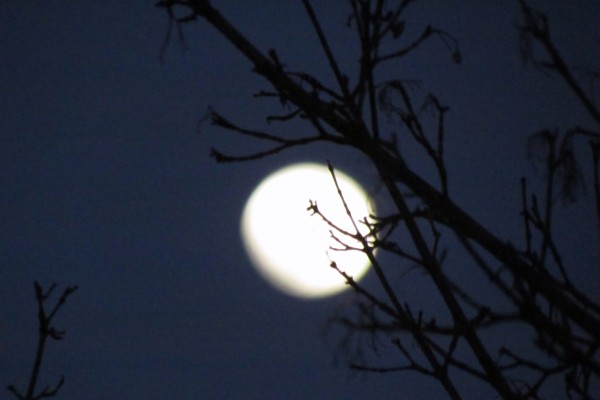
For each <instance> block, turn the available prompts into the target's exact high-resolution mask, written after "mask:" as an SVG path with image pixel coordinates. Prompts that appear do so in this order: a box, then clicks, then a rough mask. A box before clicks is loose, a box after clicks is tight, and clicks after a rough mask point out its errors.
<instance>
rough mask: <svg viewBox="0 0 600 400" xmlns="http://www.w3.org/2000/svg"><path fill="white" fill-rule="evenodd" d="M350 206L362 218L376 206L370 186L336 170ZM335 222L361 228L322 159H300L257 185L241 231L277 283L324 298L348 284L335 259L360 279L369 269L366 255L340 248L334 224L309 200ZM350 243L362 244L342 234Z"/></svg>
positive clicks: (292, 292) (295, 293)
mask: <svg viewBox="0 0 600 400" xmlns="http://www.w3.org/2000/svg"><path fill="white" fill-rule="evenodd" d="M335 175H336V179H337V181H338V184H339V185H340V189H341V190H342V194H343V195H344V199H345V200H346V202H347V204H348V207H349V208H350V211H351V213H352V216H353V217H354V220H355V221H357V226H358V227H359V230H361V232H362V233H366V227H364V226H363V224H360V223H358V221H359V220H363V219H364V218H365V217H367V216H368V215H369V214H370V213H372V208H371V207H370V204H369V202H368V200H367V196H366V194H365V192H364V190H363V189H362V188H361V187H360V185H359V184H357V183H356V182H355V181H354V180H352V179H351V178H350V177H349V176H348V175H346V174H344V173H342V172H340V171H337V170H336V171H335ZM310 200H312V201H313V202H316V203H317V205H318V208H319V210H320V211H321V213H322V214H323V215H325V217H327V218H328V219H329V220H330V221H331V222H333V223H335V224H336V225H337V226H338V227H340V228H342V229H344V230H346V231H347V232H351V233H354V232H355V229H354V227H353V225H352V222H351V221H350V219H349V217H348V215H347V214H346V211H345V209H344V206H343V203H342V200H341V199H340V197H339V194H338V192H337V190H336V188H335V184H334V181H333V178H332V176H331V173H330V172H329V170H328V169H327V168H326V167H324V166H321V165H319V164H313V163H302V164H294V165H291V166H288V167H285V168H283V169H280V170H278V171H276V172H274V173H273V174H271V175H269V176H268V177H266V178H265V179H264V180H263V181H262V182H261V183H260V184H259V185H258V187H257V188H256V189H255V190H254V192H253V193H252V195H251V196H250V198H249V199H248V201H247V203H246V206H245V208H244V211H243V214H242V220H241V233H242V239H243V242H244V246H245V248H246V251H247V252H248V255H249V257H250V259H251V261H252V263H253V264H254V266H255V267H256V269H257V270H258V271H259V272H260V274H261V275H262V276H263V277H264V278H265V279H266V280H267V281H268V282H270V283H271V284H272V285H273V286H275V287H276V288H278V289H280V290H282V291H283V292H285V293H287V294H290V295H292V296H296V297H301V298H320V297H326V296H330V295H333V294H336V293H338V292H340V291H342V290H344V289H345V288H347V287H348V286H347V285H346V283H345V280H344V278H343V277H342V276H341V275H340V274H339V273H338V272H337V271H335V270H334V269H333V268H331V267H330V264H331V261H335V262H336V265H337V266H338V267H339V268H340V269H341V270H343V271H344V272H346V273H347V274H348V275H350V276H352V277H353V278H354V279H355V280H358V279H360V278H361V277H362V276H363V275H364V274H365V273H366V272H367V270H368V269H369V266H370V264H369V261H368V259H367V257H366V255H365V254H363V253H361V252H359V251H356V250H349V251H335V250H332V249H331V247H333V248H340V244H339V243H337V242H336V241H335V240H334V239H333V238H332V237H331V234H330V230H331V227H330V226H328V225H327V224H326V223H325V222H324V221H323V220H322V218H320V217H319V216H317V215H312V216H311V212H310V211H308V210H307V208H308V206H309V201H310ZM337 237H338V238H340V239H342V240H343V241H344V243H346V244H349V245H351V246H352V247H356V248H360V247H361V246H360V244H359V243H358V242H357V241H355V240H353V239H351V238H348V237H344V236H343V235H342V234H339V233H338V234H337Z"/></svg>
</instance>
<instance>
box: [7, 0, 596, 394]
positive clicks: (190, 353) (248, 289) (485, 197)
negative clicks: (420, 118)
mask: <svg viewBox="0 0 600 400" xmlns="http://www.w3.org/2000/svg"><path fill="white" fill-rule="evenodd" d="M213 3H214V5H215V6H216V7H217V8H219V9H220V10H221V11H222V12H223V14H224V15H225V16H226V17H228V18H230V19H231V21H232V22H233V23H234V25H237V26H238V27H239V29H240V30H241V31H242V32H243V33H246V34H247V35H248V37H249V38H250V39H251V40H252V41H253V42H254V43H255V44H256V45H257V46H258V47H259V48H261V49H262V50H263V51H265V52H266V51H267V50H268V49H269V48H276V49H277V51H278V54H279V57H280V59H281V60H282V62H283V63H284V64H285V65H286V66H289V67H290V68H292V69H295V70H306V71H308V72H311V73H313V74H315V75H317V76H319V77H322V78H323V80H324V81H325V82H332V76H331V74H330V72H329V70H327V69H326V64H325V63H324V61H323V57H322V52H321V51H320V49H319V47H318V42H317V40H316V37H315V35H314V34H313V32H312V31H311V29H310V24H309V22H308V18H307V17H306V15H305V13H304V11H303V8H302V4H301V2H300V1H271V2H265V1H241V0H227V1H220V0H214V1H213ZM314 3H315V5H314V7H315V9H316V11H317V13H318V14H319V17H320V18H321V20H322V21H323V22H325V23H327V24H329V25H328V30H327V34H328V35H329V36H330V38H331V39H332V43H335V48H334V51H335V53H336V55H337V56H338V57H339V60H340V63H341V65H342V68H344V67H345V68H350V69H351V71H355V69H354V68H355V65H356V64H355V61H356V59H357V56H356V44H355V42H353V41H352V39H353V38H354V36H353V32H351V31H349V30H346V29H345V28H344V24H345V21H346V17H347V15H348V8H347V3H346V2H345V1H339V2H327V3H325V2H318V1H314ZM320 3H323V4H320ZM334 3H335V4H334ZM450 3H452V5H451V6H450ZM532 3H533V2H532ZM533 4H534V5H542V6H543V9H544V10H545V11H547V12H548V13H549V17H550V23H551V26H552V29H553V35H554V37H555V39H556V43H557V45H558V47H559V48H561V49H563V51H564V54H565V57H566V59H567V60H569V61H570V62H571V63H572V64H573V65H576V66H577V68H580V69H578V70H577V71H579V72H581V73H582V74H583V73H584V72H585V69H586V68H588V69H589V68H596V69H598V68H599V67H600V65H599V64H598V62H599V57H598V55H599V54H600V24H599V23H598V21H600V2H597V1H596V2H594V1H583V0H582V1H574V2H568V5H566V4H567V2H564V1H547V2H546V1H543V2H542V1H540V2H535V3H533ZM517 21H518V7H517V4H516V1H515V2H513V1H502V2H498V1H467V0H465V1H461V2H446V1H433V2H428V3H427V4H416V5H414V6H413V7H412V9H411V10H410V12H409V13H408V14H407V31H406V34H407V35H413V36H412V37H414V36H416V35H417V34H418V33H419V32H420V31H421V29H423V27H424V26H425V25H426V24H427V23H431V24H432V25H434V26H436V27H438V28H440V29H443V30H445V31H448V32H450V33H451V34H452V35H453V36H454V37H456V38H457V40H458V42H459V44H460V47H461V51H462V56H463V62H462V64H460V65H455V64H453V63H452V60H451V54H450V53H449V52H448V50H447V49H446V47H445V46H444V44H443V43H442V42H441V41H439V40H431V41H430V42H429V43H427V44H425V45H424V46H423V47H422V48H421V49H420V50H418V51H417V52H415V53H414V55H413V57H410V58H407V59H406V60H402V61H400V62H398V63H397V64H395V65H394V67H393V68H391V67H390V68H386V69H385V71H383V72H384V78H385V77H387V78H390V77H398V78H403V79H419V80H421V81H422V86H421V89H420V90H421V92H418V93H417V95H419V93H420V94H421V95H425V94H426V93H427V92H430V91H433V92H434V93H436V94H437V95H438V97H439V98H440V99H441V100H442V102H444V103H445V104H447V105H449V106H450V107H451V112H450V113H449V114H448V125H447V127H446V128H447V132H448V133H447V135H448V139H447V140H448V142H447V155H446V157H447V160H448V170H449V175H450V191H451V193H452V195H453V196H454V198H455V200H456V202H457V203H458V204H459V205H463V206H464V208H466V209H467V210H469V211H470V212H471V214H472V215H473V216H475V217H476V218H479V219H481V220H482V221H483V222H484V224H485V225H486V226H488V227H490V229H491V231H492V232H495V233H497V234H498V235H499V236H501V237H504V238H507V239H511V240H513V241H514V242H516V243H520V241H521V240H522V229H521V221H520V219H519V215H518V213H519V209H520V193H519V179H520V177H521V176H527V177H528V178H529V179H532V187H536V186H535V185H534V184H533V182H538V186H537V188H539V187H541V186H539V184H540V183H541V180H540V176H539V174H536V171H535V169H534V168H533V167H532V166H531V163H530V162H529V161H528V160H527V158H526V143H527V137H528V135H530V134H532V133H534V132H536V131H538V130H540V129H542V128H546V127H548V128H552V129H554V128H558V129H566V128H570V127H572V126H574V125H585V124H586V123H589V122H590V121H589V119H588V118H587V116H586V115H585V114H584V113H583V111H582V109H581V107H579V105H578V103H577V102H576V100H575V98H574V97H573V95H571V94H570V93H569V91H568V90H567V88H566V86H565V85H564V83H562V82H560V81H559V80H557V79H554V78H552V77H551V76H550V75H549V74H545V75H544V74H542V73H540V72H539V71H536V70H535V69H533V68H531V67H525V66H524V65H523V62H522V60H521V58H520V55H519V48H518V35H517V30H516V24H517ZM167 28H168V20H167V17H166V15H165V13H164V12H163V11H161V10H158V9H156V8H155V7H154V6H153V2H152V1H149V2H145V1H128V2H122V1H120V2H117V1H107V2H60V3H59V2H48V1H46V2H41V1H20V2H17V1H4V2H2V4H1V5H0V88H1V90H0V185H1V190H0V387H2V388H3V387H4V386H5V385H7V384H15V385H17V387H19V388H23V387H24V386H25V384H26V382H27V379H28V376H29V371H30V366H31V363H32V360H33V356H34V351H35V345H36V340H37V337H36V329H37V326H36V324H37V320H36V302H35V298H34V292H33V281H34V280H37V281H39V282H40V283H42V284H43V285H45V286H49V285H50V284H51V283H53V282H56V283H57V284H58V285H59V287H58V289H57V290H62V289H63V288H64V287H66V286H67V285H73V284H76V285H78V286H79V290H78V291H77V292H76V293H75V294H74V295H73V296H72V297H71V298H70V299H69V302H68V303H67V304H66V306H65V307H64V309H62V311H61V313H60V314H59V315H58V317H57V320H56V323H55V324H56V327H57V328H59V329H65V330H66V331H67V335H66V338H65V340H64V341H62V342H51V343H50V344H49V348H48V351H47V353H46V355H45V356H46V358H45V362H44V370H43V374H42V376H41V380H40V383H39V385H40V386H44V385H48V384H49V385H52V384H53V383H54V382H56V381H57V380H58V378H59V376H60V375H61V374H64V375H65V376H66V383H65V386H64V387H63V388H62V389H61V392H60V395H59V397H58V398H60V399H82V398H86V399H108V398H113V399H122V398H131V399H138V398H139V399H168V398H178V399H200V398H205V399H266V398H270V399H283V398H286V399H308V398H323V399H325V398H340V399H366V398H369V399H392V398H393V399H398V398H401V399H431V398H438V397H439V396H440V395H442V391H441V388H440V386H438V385H437V384H435V383H432V382H429V381H427V380H426V379H425V378H422V377H420V376H418V375H416V374H413V373H406V374H389V375H368V374H363V373H356V372H350V371H349V370H348V369H347V367H346V365H345V358H344V354H343V353H342V354H340V353H339V352H338V351H337V350H338V348H337V346H336V343H337V340H338V339H339V337H338V336H336V335H334V334H327V332H328V331H327V329H326V327H327V321H328V319H329V318H330V317H331V316H333V315H334V314H335V313H336V312H337V311H338V310H340V309H343V308H344V307H346V306H348V305H350V304H352V302H353V300H354V298H355V296H354V295H353V294H352V293H349V292H347V293H344V294H341V295H338V296H335V297H331V298H328V299H324V300H318V301H305V300H299V299H295V298H292V297H288V296H287V295H285V294H283V293H281V292H279V291H277V290H275V289H273V288H272V287H271V286H269V285H268V284H267V283H266V282H265V281H264V280H263V279H262V278H261V277H260V276H259V275H258V274H257V273H256V272H255V270H254V269H253V267H252V266H251V264H250V262H249V260H248V258H247V256H246V254H245V253H244V249H243V246H242V242H241V239H240V234H239V218H240V215H241V212H242V208H243V206H244V203H245V201H246V199H247V198H248V196H249V195H250V193H251V192H252V189H253V188H254V187H255V186H256V185H257V184H258V183H259V182H260V181H261V179H262V178H264V177H265V176H266V175H268V174H269V173H270V172H272V171H274V170H275V169H277V168H280V167H283V166H285V165H288V164H290V163H293V162H297V161H316V162H321V163H324V162H325V161H326V160H331V161H332V163H333V164H334V165H335V166H336V167H338V168H340V169H342V170H344V171H345V172H346V173H348V174H350V175H353V176H354V177H355V178H356V179H357V180H359V181H360V182H361V183H362V184H363V186H364V187H365V189H367V190H368V191H369V192H370V193H372V194H373V196H374V197H375V199H376V200H377V198H378V197H377V196H378V193H379V192H378V187H379V186H378V182H377V178H376V173H375V171H373V170H372V169H370V167H369V164H368V162H367V160H365V159H364V158H362V156H360V155H359V154H358V153H355V152H352V151H350V150H349V149H339V148H336V147H334V146H331V145H327V146H326V145H318V146H312V147H306V148H299V149H295V150H293V151H290V152H287V153H283V154H280V155H277V156H274V157H272V158H268V159H264V160H260V161H256V162H251V163H246V164H228V165H219V164H216V163H215V162H214V160H212V159H211V158H210V157H209V153H210V149H211V147H217V148H219V149H220V150H222V151H224V152H228V153H231V154H245V153H247V152H248V151H252V150H253V149H259V148H260V147H258V146H257V144H256V143H254V142H252V141H248V140H245V139H240V138H239V137H236V136H235V135H234V134H232V133H230V132H226V131H223V130H220V129H218V128H216V127H212V126H210V124H208V123H207V122H206V121H203V120H202V118H203V116H204V115H205V114H206V112H207V110H208V107H209V106H210V107H212V108H214V109H216V110H218V111H219V112H221V113H222V114H224V115H226V116H227V117H229V118H230V119H231V120H233V121H235V122H236V123H238V124H241V125H244V126H248V127H252V128H260V129H265V130H268V131H269V132H271V133H278V134H282V135H289V136H294V135H296V136H301V135H303V129H304V128H306V127H307V126H305V125H301V124H299V123H292V124H289V125H277V124H271V125H267V124H266V123H265V116H267V115H270V114H276V113H278V112H280V111H281V109H280V107H279V103H278V102H277V101H273V100H268V99H254V98H253V94H255V93H257V92H258V91H260V90H261V89H269V86H268V85H267V84H266V83H265V82H263V81H262V80H261V79H260V78H259V77H258V76H256V75H255V74H253V73H252V72H251V65H250V64H249V63H248V62H247V61H246V60H245V59H244V58H243V57H242V56H241V55H239V54H238V53H237V52H236V50H235V49H233V48H232V47H231V46H230V45H229V44H228V43H227V42H226V41H225V40H224V39H222V38H221V37H220V36H218V34H217V33H215V31H214V30H213V29H212V28H211V27H210V26H209V25H208V24H206V23H204V21H198V22H195V23H193V24H191V25H189V26H185V27H184V30H183V31H184V35H185V41H186V44H187V49H183V47H182V45H181V43H180V42H179V41H178V39H177V34H176V32H173V34H172V37H171V41H170V45H169V47H168V49H167V51H166V52H165V54H164V59H163V62H161V60H160V54H161V46H162V44H163V41H164V38H165V35H166V33H167ZM597 93H598V96H600V86H598V87H597ZM390 129H391V128H390ZM396 131H399V128H396ZM407 159H408V161H409V163H411V164H412V165H417V167H416V169H417V171H420V172H422V173H423V174H424V175H425V176H432V175H431V174H432V170H431V169H430V168H429V167H428V166H426V161H424V160H423V157H422V156H421V155H418V154H413V153H411V152H409V153H408V154H407ZM421 165H422V167H421ZM536 179H537V181H536ZM588 189H590V191H589V195H591V188H588ZM588 204H589V202H587V203H586V202H582V203H581V204H577V205H575V206H572V207H569V208H568V209H566V210H564V211H560V213H559V214H560V215H562V216H565V217H567V218H569V220H570V221H577V222H576V223H573V222H570V223H568V224H566V223H565V224H562V225H561V224H560V223H558V224H557V225H556V229H557V232H558V234H557V237H558V238H559V240H560V241H561V243H563V246H564V248H565V249H566V251H565V253H566V254H568V260H569V261H570V262H571V263H572V264H573V265H576V266H577V268H578V269H577V270H576V271H574V272H573V274H574V275H573V278H574V280H575V281H576V282H577V283H578V284H581V285H583V288H584V289H585V290H586V291H587V292H588V293H591V294H592V297H594V298H596V299H597V298H598V294H597V293H598V290H600V283H599V282H600V280H599V275H600V272H599V271H598V265H597V264H595V263H594V262H592V260H598V255H599V254H598V252H599V250H598V246H597V243H598V233H597V232H598V230H597V228H596V222H595V220H594V212H593V210H592V209H591V208H589V207H588V206H587V205H588ZM449 250H450V251H452V249H449ZM405 279H406V280H404V281H398V282H397V284H398V290H399V292H400V293H401V294H402V295H403V296H404V297H405V298H406V299H407V300H410V299H411V298H412V297H411V296H414V297H415V298H419V299H421V301H422V300H423V299H425V303H426V299H427V293H423V291H422V290H420V288H421V287H420V283H421V282H422V281H423V280H425V279H426V277H424V276H422V275H419V274H417V273H414V274H409V275H407V276H406V277H405ZM465 279H466V280H468V279H469V277H468V276H465ZM366 284H367V285H373V284H374V279H373V276H372V275H369V276H367V278H366ZM390 348H391V347H390V346H388V347H387V349H388V350H389V349H390ZM383 349H384V351H385V349H386V347H385V345H384V347H383ZM2 390H4V389H2ZM7 396H8V393H7V392H4V393H3V394H2V395H1V396H0V397H2V398H6V397H7ZM472 398H479V397H478V396H477V394H476V393H473V397H472Z"/></svg>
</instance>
